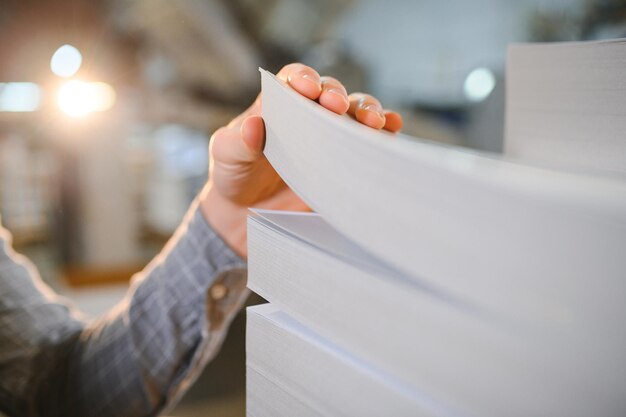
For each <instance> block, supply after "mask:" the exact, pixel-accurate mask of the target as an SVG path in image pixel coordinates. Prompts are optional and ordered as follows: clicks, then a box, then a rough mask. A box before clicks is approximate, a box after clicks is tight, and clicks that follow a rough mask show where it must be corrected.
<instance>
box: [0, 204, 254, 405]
mask: <svg viewBox="0 0 626 417" xmlns="http://www.w3.org/2000/svg"><path fill="white" fill-rule="evenodd" d="M245 281H246V270H245V263H244V261H242V260H241V259H240V258H239V257H238V256H237V255H236V254H234V253H233V252H232V250H231V249H230V248H229V247H228V246H227V245H226V244H225V243H224V242H223V241H222V240H221V239H220V238H219V237H218V236H217V235H216V234H215V232H214V231H213V230H212V229H211V228H210V227H209V225H208V224H207V223H206V221H205V219H204V217H203V216H202V214H201V213H200V210H199V209H198V208H197V204H194V206H193V207H192V209H191V210H190V212H189V213H188V215H187V216H186V218H185V220H184V221H183V223H182V225H181V226H180V228H179V229H178V230H177V232H176V233H175V235H174V236H173V237H172V239H171V240H170V241H169V242H168V244H167V245H166V247H165V249H164V250H163V251H162V252H161V254H159V255H158V256H157V257H156V258H155V259H154V260H153V261H152V262H151V263H150V264H149V265H148V266H147V267H146V268H145V269H144V271H142V272H140V273H138V274H137V275H136V276H135V277H134V278H133V280H132V282H131V288H130V290H129V292H128V294H127V295H126V297H125V299H124V300H122V301H121V302H120V303H119V304H118V305H117V306H116V307H114V308H113V309H112V310H111V311H110V312H108V313H107V314H106V315H104V316H103V317H100V318H98V319H96V320H93V321H86V320H84V319H82V318H81V317H80V316H79V313H78V312H77V311H75V310H74V309H73V308H72V307H71V306H70V305H69V304H68V303H67V302H66V301H65V300H63V299H62V298H60V297H58V296H57V295H55V294H54V293H53V292H52V291H51V290H50V289H49V288H48V287H47V286H46V285H45V284H44V283H43V282H42V281H41V279H40V278H39V276H38V274H37V272H36V270H35V268H34V267H33V266H32V264H31V263H30V262H29V261H28V260H26V259H25V258H23V257H22V256H20V255H17V254H15V253H14V252H13V251H12V249H11V246H10V236H9V235H8V233H7V232H6V231H4V230H3V229H0V410H2V411H4V412H5V413H7V414H9V415H15V416H65V417H72V416H81V417H88V416H98V417H105V416H153V415H158V414H160V413H162V412H165V411H166V410H168V409H169V408H170V407H172V406H173V405H174V404H175V403H176V402H177V401H178V399H180V397H181V395H182V394H183V393H184V392H185V390H186V389H187V388H188V387H189V385H190V384H191V383H192V382H193V381H194V380H195V378H196V377H197V376H198V374H199V373H200V371H201V370H202V368H203V367H204V365H205V364H206V363H207V362H208V361H209V360H210V359H211V358H212V357H213V356H214V355H215V354H216V353H217V351H218V350H219V348H220V346H221V343H222V341H223V339H224V336H225V332H226V330H227V328H228V326H229V324H230V322H231V320H232V319H233V317H234V315H235V313H236V312H237V311H238V310H239V309H240V307H241V306H242V304H243V303H244V301H245V299H246V297H247V296H248V290H246V288H245V286H246V282H245Z"/></svg>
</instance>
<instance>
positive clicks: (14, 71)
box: [0, 0, 626, 416]
mask: <svg viewBox="0 0 626 417" xmlns="http://www.w3.org/2000/svg"><path fill="white" fill-rule="evenodd" d="M0 35H1V36H0V214H1V216H2V222H3V224H4V226H5V227H6V228H8V229H9V230H10V231H11V232H12V233H13V235H14V244H15V247H16V249H17V250H18V251H20V252H22V253H25V254H26V255H27V256H29V257H30V258H31V259H32V260H33V261H34V262H35V263H36V265H37V266H38V267H39V269H40V272H41V274H42V277H43V279H44V280H45V281H47V282H48V283H49V284H50V285H51V286H52V287H53V288H55V289H56V290H57V291H59V292H61V293H62V294H64V295H66V296H67V297H69V298H70V299H72V300H73V301H74V302H75V303H76V304H77V305H78V307H79V308H81V309H83V310H84V311H86V312H87V313H89V314H92V315H97V314H100V313H102V312H103V311H106V310H107V309H108V308H110V307H111V306H112V305H113V304H115V303H116V302H117V301H118V300H119V299H120V298H121V297H122V295H123V294H124V292H125V291H126V288H127V285H128V279H129V278H130V276H131V275H132V273H134V272H136V271H138V270H140V269H141V268H142V267H143V265H145V264H146V263H147V262H148V261H149V260H150V258H151V257H152V256H154V254H155V253H157V252H158V251H159V250H160V249H161V247H162V246H163V244H164V243H165V241H166V240H167V238H168V237H169V236H170V235H171V233H172V232H173V230H174V229H175V228H176V226H177V224H178V223H179V221H180V219H181V218H182V216H183V214H184V213H185V211H186V210H187V207H188V205H189V203H190V202H191V200H192V199H193V198H194V196H195V194H196V193H197V191H198V190H199V188H200V187H201V186H202V184H203V183H204V181H205V180H206V176H207V163H208V158H207V148H208V141H209V137H210V136H211V134H212V132H213V131H214V130H215V129H217V128H218V127H220V126H222V125H224V124H225V123H227V122H228V121H229V120H230V119H231V118H232V117H234V116H236V115H237V114H238V113H239V112H241V111H242V110H243V109H244V108H246V107H247V106H248V105H249V104H250V103H251V102H252V100H253V99H254V97H255V96H256V94H258V92H259V73H258V71H257V67H259V66H262V67H264V68H266V69H269V70H272V71H274V72H276V71H278V70H279V69H280V68H281V67H282V66H283V65H285V64H287V63H290V62H294V61H301V62H304V63H306V64H308V65H311V66H313V67H314V68H316V69H317V70H318V71H319V72H320V73H321V74H326V75H333V76H335V77H337V78H338V79H340V80H342V81H343V82H344V83H345V85H346V87H347V88H348V91H350V92H354V91H367V92H371V93H373V94H375V95H377V96H378V97H379V98H380V99H381V100H382V101H383V103H384V105H385V106H386V107H391V108H394V109H397V110H399V111H400V112H401V113H402V114H403V116H404V118H405V124H406V127H405V129H404V130H405V132H406V133H408V134H410V135H413V136H417V137H422V138H426V139H432V140H436V141H441V142H445V143H450V144H457V145H461V146H468V147H472V148H478V149H483V150H489V151H493V152H499V151H500V150H501V148H502V135H503V121H504V85H505V79H504V75H505V61H506V46H507V45H508V44H509V43H511V42H522V41H571V40H588V39H604V38H616V37H623V36H626V1H620V0H606V1H601V0H598V1H590V0H544V1H542V0H482V1H477V0H476V1H468V0H448V1H445V2H442V1H436V0H413V1H410V0H384V1H383V0H317V1H313V0H64V1H55V0H11V1H8V0H0ZM255 302H259V299H258V298H254V297H253V298H252V299H251V300H250V303H255ZM244 321H245V318H244V317H243V315H242V314H240V316H239V317H238V318H237V319H236V320H235V322H234V324H233V326H232V330H231V332H230V335H229V337H228V340H227V341H226V343H225V345H224V348H223V349H222V352H221V353H220V355H219V356H218V358H217V359H216V360H215V361H214V362H212V363H211V364H210V365H209V367H208V368H207V370H206V372H205V373H204V374H203V376H202V377H201V378H200V379H199V380H198V382H197V383H196V384H195V386H194V387H193V388H192V389H191V391H190V392H189V393H188V395H187V396H186V397H185V398H184V399H183V401H182V403H181V404H180V405H179V406H178V407H177V408H176V410H174V412H173V413H172V414H173V415H176V416H200V415H218V416H243V415H244V414H245V404H244V399H245V356H244V330H245V322H244Z"/></svg>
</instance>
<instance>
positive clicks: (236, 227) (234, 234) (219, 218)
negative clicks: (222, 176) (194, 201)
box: [198, 181, 248, 259]
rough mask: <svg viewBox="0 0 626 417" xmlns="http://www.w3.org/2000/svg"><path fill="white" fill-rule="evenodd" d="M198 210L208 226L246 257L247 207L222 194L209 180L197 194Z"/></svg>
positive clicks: (235, 250)
mask: <svg viewBox="0 0 626 417" xmlns="http://www.w3.org/2000/svg"><path fill="white" fill-rule="evenodd" d="M198 200H199V201H198V202H199V205H200V212H201V213H202V216H203V217H204V219H205V220H206V221H207V223H208V224H209V226H211V228H212V229H213V230H214V231H215V232H216V233H217V234H218V235H219V236H220V237H221V238H222V239H223V240H224V242H225V243H226V244H227V245H228V246H229V247H230V248H231V249H232V250H233V251H234V252H235V253H236V254H237V255H239V256H241V257H242V258H244V259H246V258H247V255H248V250H247V239H246V236H247V233H246V232H247V230H246V227H247V226H246V219H247V216H248V208H247V207H244V206H241V205H238V204H236V203H234V202H233V201H232V200H229V199H227V198H225V197H224V196H222V195H221V194H220V193H219V192H218V190H217V189H216V188H215V186H214V185H213V184H212V182H211V181H209V182H208V183H207V184H206V185H205V187H204V188H203V190H202V192H201V193H200V196H199V199H198Z"/></svg>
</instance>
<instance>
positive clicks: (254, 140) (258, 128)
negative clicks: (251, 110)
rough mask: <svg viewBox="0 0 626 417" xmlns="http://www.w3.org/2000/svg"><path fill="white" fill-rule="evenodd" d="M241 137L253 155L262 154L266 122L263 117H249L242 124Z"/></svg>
mask: <svg viewBox="0 0 626 417" xmlns="http://www.w3.org/2000/svg"><path fill="white" fill-rule="evenodd" d="M241 138H242V139H243V142H244V143H245V145H246V146H247V147H248V150H249V151H250V152H251V153H252V154H253V155H255V156H258V155H260V154H261V153H262V152H263V147H264V146H265V123H263V118H261V116H249V117H247V118H246V119H245V120H244V121H243V123H242V124H241Z"/></svg>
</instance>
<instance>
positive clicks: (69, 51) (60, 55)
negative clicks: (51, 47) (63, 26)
mask: <svg viewBox="0 0 626 417" xmlns="http://www.w3.org/2000/svg"><path fill="white" fill-rule="evenodd" d="M82 63H83V56H82V55H81V53H80V51H79V50H78V49H76V47H74V46H72V45H63V46H61V47H60V48H59V49H57V50H56V52H55V53H54V54H53V55H52V59H50V69H51V70H52V72H53V73H54V74H56V75H58V76H59V77H64V78H68V77H71V76H72V75H74V74H76V73H77V72H78V70H79V69H80V66H81V64H82Z"/></svg>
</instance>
